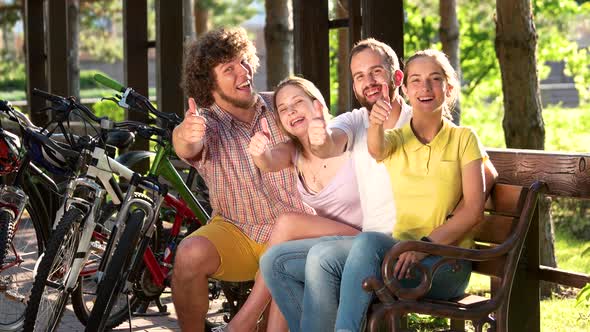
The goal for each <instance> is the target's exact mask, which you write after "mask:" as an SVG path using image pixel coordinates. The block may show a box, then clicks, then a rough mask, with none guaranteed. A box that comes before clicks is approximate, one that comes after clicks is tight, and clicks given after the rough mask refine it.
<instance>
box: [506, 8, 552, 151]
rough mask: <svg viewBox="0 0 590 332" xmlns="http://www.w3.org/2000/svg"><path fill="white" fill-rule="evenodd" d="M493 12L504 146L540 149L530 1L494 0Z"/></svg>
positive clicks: (542, 133)
mask: <svg viewBox="0 0 590 332" xmlns="http://www.w3.org/2000/svg"><path fill="white" fill-rule="evenodd" d="M496 11H497V15H496V55H497V57H498V61H499V63H500V70H501V73H502V92H503V94H504V120H503V123H502V126H503V127H504V137H505V139H506V147H508V148H520V149H539V150H543V149H544V146H545V129H544V127H543V126H544V125H543V116H542V108H541V97H540V94H539V79H538V77H537V59H536V47H537V33H536V30H535V23H534V22H533V13H532V9H531V1H530V0H497V2H496Z"/></svg>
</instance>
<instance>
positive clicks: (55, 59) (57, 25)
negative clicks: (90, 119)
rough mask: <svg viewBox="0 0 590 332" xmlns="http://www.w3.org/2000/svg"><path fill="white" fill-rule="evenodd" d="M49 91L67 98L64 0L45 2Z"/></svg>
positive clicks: (66, 34)
mask: <svg viewBox="0 0 590 332" xmlns="http://www.w3.org/2000/svg"><path fill="white" fill-rule="evenodd" d="M47 8H48V13H47V23H48V25H47V26H48V29H47V31H48V35H47V50H48V60H49V91H50V92H51V93H54V94H57V95H61V96H68V95H69V91H68V87H69V84H68V79H69V77H68V70H69V68H68V62H67V59H68V19H67V18H68V11H67V1H66V0H52V1H48V2H47Z"/></svg>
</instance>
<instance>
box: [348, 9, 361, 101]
mask: <svg viewBox="0 0 590 332" xmlns="http://www.w3.org/2000/svg"><path fill="white" fill-rule="evenodd" d="M348 30H349V31H348V38H349V42H348V43H349V45H350V48H352V47H353V46H354V44H356V43H357V42H358V41H360V40H361V34H362V33H361V30H362V17H361V0H348ZM349 56H350V55H349ZM346 66H347V68H348V76H349V82H350V93H349V95H348V104H349V105H350V109H351V110H352V109H353V108H359V107H361V104H360V103H359V102H358V100H356V96H355V95H354V89H353V85H352V78H350V65H349V64H348V63H347V64H346Z"/></svg>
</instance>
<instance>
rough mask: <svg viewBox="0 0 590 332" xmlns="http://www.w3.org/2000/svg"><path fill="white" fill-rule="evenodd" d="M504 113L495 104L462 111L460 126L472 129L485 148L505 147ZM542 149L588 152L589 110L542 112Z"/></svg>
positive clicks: (557, 109)
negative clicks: (543, 131) (543, 128)
mask: <svg viewBox="0 0 590 332" xmlns="http://www.w3.org/2000/svg"><path fill="white" fill-rule="evenodd" d="M503 116H504V110H503V109H502V108H500V107H498V106H497V105H495V104H492V105H486V106H478V108H477V109H475V108H468V109H464V110H462V113H461V124H462V125H464V126H469V127H472V128H473V129H474V130H475V132H476V133H477V134H478V136H479V138H480V140H481V142H482V143H483V145H484V146H486V147H491V148H505V147H506V144H505V142H504V135H503V133H504V131H503V129H502V119H503ZM543 121H544V123H545V150H547V151H570V152H588V150H589V147H588V144H587V142H589V141H590V112H588V107H587V106H584V105H581V106H580V107H578V108H562V107H560V106H549V107H547V108H545V109H543Z"/></svg>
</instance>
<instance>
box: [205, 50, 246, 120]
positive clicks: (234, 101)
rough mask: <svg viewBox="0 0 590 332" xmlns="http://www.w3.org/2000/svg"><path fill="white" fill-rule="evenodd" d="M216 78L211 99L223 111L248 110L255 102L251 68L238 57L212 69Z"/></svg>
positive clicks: (244, 60) (243, 59)
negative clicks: (232, 108) (230, 108)
mask: <svg viewBox="0 0 590 332" xmlns="http://www.w3.org/2000/svg"><path fill="white" fill-rule="evenodd" d="M213 72H214V74H215V78H216V84H215V89H214V90H213V97H214V98H215V102H216V103H217V104H218V105H219V106H220V107H221V108H224V109H228V108H229V107H237V108H241V109H249V108H251V107H252V106H253V105H254V103H255V102H256V97H255V96H256V93H255V91H254V86H253V81H252V74H253V71H252V66H251V65H250V64H249V63H248V61H247V60H246V59H245V58H244V57H242V56H240V57H237V58H235V59H233V60H231V61H229V62H225V63H220V64H218V65H217V66H215V67H214V68H213Z"/></svg>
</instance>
